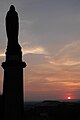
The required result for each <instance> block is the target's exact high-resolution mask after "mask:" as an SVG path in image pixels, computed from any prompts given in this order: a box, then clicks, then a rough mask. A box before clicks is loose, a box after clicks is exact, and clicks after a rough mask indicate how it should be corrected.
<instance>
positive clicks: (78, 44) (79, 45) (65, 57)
mask: <svg viewBox="0 0 80 120" xmlns="http://www.w3.org/2000/svg"><path fill="white" fill-rule="evenodd" d="M49 63H51V64H54V65H67V66H71V65H78V64H80V41H74V42H72V43H69V44H67V45H65V46H64V47H63V48H62V49H60V50H59V51H58V53H57V54H56V55H55V56H54V58H53V59H51V60H50V61H49Z"/></svg>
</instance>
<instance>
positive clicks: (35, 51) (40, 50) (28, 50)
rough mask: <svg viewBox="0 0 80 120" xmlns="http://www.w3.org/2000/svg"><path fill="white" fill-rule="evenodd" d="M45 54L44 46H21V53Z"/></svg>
mask: <svg viewBox="0 0 80 120" xmlns="http://www.w3.org/2000/svg"><path fill="white" fill-rule="evenodd" d="M29 53H32V54H47V52H46V51H45V49H44V48H42V47H35V48H26V49H25V48H23V55H25V54H29Z"/></svg>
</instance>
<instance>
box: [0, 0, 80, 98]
mask: <svg viewBox="0 0 80 120" xmlns="http://www.w3.org/2000/svg"><path fill="white" fill-rule="evenodd" d="M12 1H13V2H12ZM11 4H14V5H15V6H16V10H17V11H18V13H19V17H20V32H19V43H20V45H21V46H22V51H23V60H24V61H26V63H27V65H28V66H27V67H26V69H24V94H25V99H26V100H45V99H67V97H68V96H71V97H72V99H80V0H0V64H2V62H3V61H4V60H5V57H4V56H3V54H4V53H5V51H6V49H5V48H6V45H7V37H6V31H5V16H6V12H7V11H8V10H9V6H10V5H11ZM0 76H1V77H0V91H1V92H2V85H3V84H2V82H3V69H2V68H1V67H0Z"/></svg>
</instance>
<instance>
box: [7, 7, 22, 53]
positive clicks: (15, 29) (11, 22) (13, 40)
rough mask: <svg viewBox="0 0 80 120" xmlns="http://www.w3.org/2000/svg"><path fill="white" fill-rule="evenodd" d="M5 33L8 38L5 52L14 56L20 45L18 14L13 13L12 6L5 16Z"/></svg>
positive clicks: (13, 8)
mask: <svg viewBox="0 0 80 120" xmlns="http://www.w3.org/2000/svg"><path fill="white" fill-rule="evenodd" d="M6 33H7V38H8V47H7V52H8V53H11V54H12V53H13V54H14V53H16V52H18V51H19V50H20V49H21V48H20V45H19V44H18V34H19V19H18V13H17V12H16V11H15V7H14V6H13V5H11V6H10V9H9V11H8V12H7V15H6ZM14 47H15V49H14ZM18 53H19V52H18Z"/></svg>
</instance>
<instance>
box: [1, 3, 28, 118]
mask: <svg viewBox="0 0 80 120" xmlns="http://www.w3.org/2000/svg"><path fill="white" fill-rule="evenodd" d="M18 21H19V19H18V14H17V12H16V11H15V7H14V6H13V5H11V6H10V10H9V11H8V12H7V15H6V33H7V37H8V45H7V50H6V61H5V62H3V63H2V67H3V69H4V82H3V120H23V118H24V116H23V114H24V110H23V109H24V106H23V104H24V103H23V102H24V96H23V68H25V67H26V63H25V62H23V61H22V51H21V47H20V45H19V44H18V32H19V22H18Z"/></svg>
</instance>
